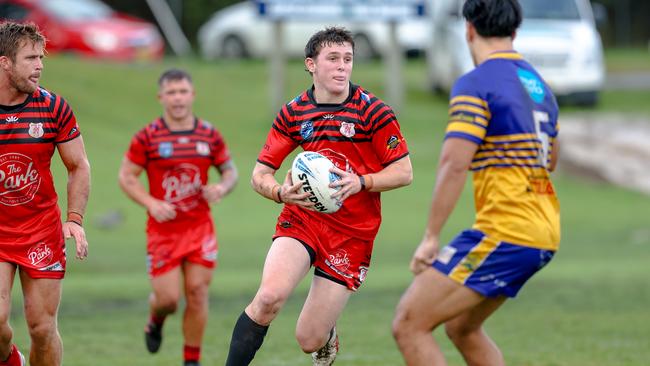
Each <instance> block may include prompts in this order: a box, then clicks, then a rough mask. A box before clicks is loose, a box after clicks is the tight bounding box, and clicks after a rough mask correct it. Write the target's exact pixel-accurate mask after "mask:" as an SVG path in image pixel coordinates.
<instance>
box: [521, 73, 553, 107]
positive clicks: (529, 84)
mask: <svg viewBox="0 0 650 366" xmlns="http://www.w3.org/2000/svg"><path fill="white" fill-rule="evenodd" d="M517 76H519V80H520V81H521V84H522V85H523V86H524V88H525V89H526V91H527V92H528V95H530V98H531V99H532V100H533V101H535V103H542V102H543V101H544V96H545V95H546V91H545V90H544V84H543V83H542V81H541V80H540V79H539V77H537V75H535V74H534V73H532V72H530V71H528V70H524V69H517Z"/></svg>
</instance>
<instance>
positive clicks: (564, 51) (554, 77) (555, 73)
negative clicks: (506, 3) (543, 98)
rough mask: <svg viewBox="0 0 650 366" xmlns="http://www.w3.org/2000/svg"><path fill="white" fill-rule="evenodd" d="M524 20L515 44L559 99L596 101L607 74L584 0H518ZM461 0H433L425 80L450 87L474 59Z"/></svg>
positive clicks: (601, 50) (446, 87)
mask: <svg viewBox="0 0 650 366" xmlns="http://www.w3.org/2000/svg"><path fill="white" fill-rule="evenodd" d="M519 3H520V4H521V6H522V9H523V15H524V21H523V23H522V26H521V28H520V29H519V30H518V31H517V35H516V37H515V41H514V47H515V50H517V51H518V52H520V53H521V54H522V55H523V56H524V58H525V59H526V60H528V61H529V62H530V63H531V64H532V65H533V66H534V67H535V68H536V69H537V70H538V71H539V73H540V74H541V75H542V77H543V78H544V80H545V81H546V82H547V83H548V84H549V86H550V87H551V89H552V90H553V92H554V93H555V94H556V96H558V99H559V100H560V101H561V102H564V101H566V102H569V103H576V104H582V105H594V104H596V102H597V100H598V93H599V91H600V90H601V88H602V86H603V82H604V79H605V68H604V66H603V48H602V43H601V40H600V35H599V34H598V31H597V30H596V25H595V21H594V17H593V12H592V9H591V6H590V4H589V1H588V0H519ZM462 6H463V1H462V0H436V1H434V2H433V8H432V10H433V11H432V16H433V22H434V26H433V36H432V41H431V43H430V45H429V51H428V52H427V63H428V80H429V83H430V86H431V87H432V88H433V89H435V90H443V91H449V90H450V89H451V87H452V85H453V83H454V82H455V81H456V79H457V78H458V77H459V76H461V75H463V74H464V73H466V72H468V71H470V70H472V69H473V68H474V65H473V63H472V58H471V55H470V52H469V49H468V47H467V44H466V42H465V20H464V18H463V17H462Z"/></svg>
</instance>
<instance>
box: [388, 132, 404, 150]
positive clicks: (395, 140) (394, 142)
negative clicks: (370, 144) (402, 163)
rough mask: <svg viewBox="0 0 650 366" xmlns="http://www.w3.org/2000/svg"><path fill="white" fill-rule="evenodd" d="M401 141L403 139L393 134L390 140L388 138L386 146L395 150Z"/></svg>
mask: <svg viewBox="0 0 650 366" xmlns="http://www.w3.org/2000/svg"><path fill="white" fill-rule="evenodd" d="M400 142H401V141H400V140H399V137H397V136H395V135H392V136H391V137H389V138H388V140H386V148H387V149H388V150H395V148H397V146H398V145H399V144H400Z"/></svg>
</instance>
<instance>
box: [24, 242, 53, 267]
mask: <svg viewBox="0 0 650 366" xmlns="http://www.w3.org/2000/svg"><path fill="white" fill-rule="evenodd" d="M53 257H54V252H52V249H50V247H48V246H47V244H45V242H40V243H38V244H36V245H34V246H33V247H31V248H29V251H27V259H28V260H29V263H31V264H32V266H34V267H37V268H43V267H47V266H48V265H49V264H50V263H51V262H52V258H53Z"/></svg>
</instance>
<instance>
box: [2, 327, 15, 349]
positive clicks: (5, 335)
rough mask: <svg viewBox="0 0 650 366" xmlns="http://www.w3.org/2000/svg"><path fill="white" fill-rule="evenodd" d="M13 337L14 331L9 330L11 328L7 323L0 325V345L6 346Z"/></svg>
mask: <svg viewBox="0 0 650 366" xmlns="http://www.w3.org/2000/svg"><path fill="white" fill-rule="evenodd" d="M13 336H14V331H13V329H11V326H10V325H9V323H8V322H6V321H5V322H2V323H0V344H4V345H7V344H9V343H11V339H12V338H13Z"/></svg>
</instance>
